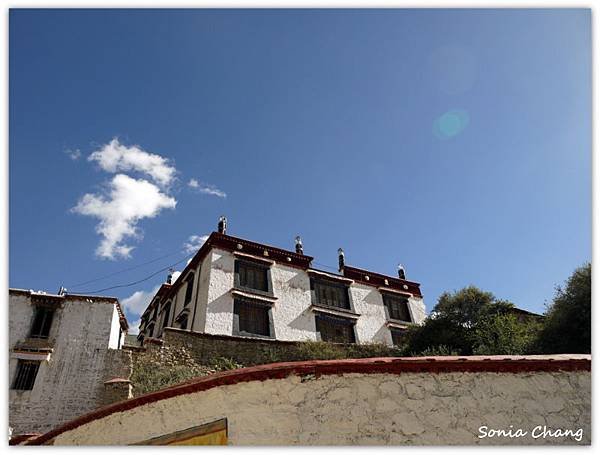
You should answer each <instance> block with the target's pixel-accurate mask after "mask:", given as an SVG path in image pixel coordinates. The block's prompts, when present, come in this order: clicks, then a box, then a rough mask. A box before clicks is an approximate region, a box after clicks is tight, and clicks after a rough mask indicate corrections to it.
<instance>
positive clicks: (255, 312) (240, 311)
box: [146, 260, 411, 344]
mask: <svg viewBox="0 0 600 455" xmlns="http://www.w3.org/2000/svg"><path fill="white" fill-rule="evenodd" d="M234 272H235V275H234V277H235V278H234V287H235V288H240V289H243V290H250V291H252V292H256V293H258V294H267V295H273V286H272V284H271V276H270V273H269V272H270V269H269V266H267V265H263V264H258V263H254V262H250V261H245V260H236V262H235V269H234ZM193 286H194V274H190V275H189V276H188V278H187V287H186V293H185V299H184V308H185V307H186V306H187V305H188V304H189V302H190V301H191V299H192V292H193ZM311 294H312V300H313V303H314V304H315V305H316V306H322V307H327V308H333V309H341V310H348V311H350V310H351V307H350V298H349V294H348V286H347V285H344V284H340V283H336V282H333V281H328V280H317V279H314V278H311ZM383 302H384V305H385V309H386V313H387V317H388V319H391V320H396V321H401V322H411V317H410V311H409V309H408V298H406V297H403V296H396V295H392V294H383ZM170 312H171V302H167V304H166V305H165V308H164V314H163V320H162V327H163V328H164V327H166V326H167V324H168V322H169V316H170ZM270 315H271V314H270V306H268V305H263V304H260V303H257V302H253V301H249V300H241V299H236V300H235V302H234V333H235V334H242V335H254V336H257V335H258V336H266V337H272V336H273V334H272V330H271V326H272V324H271V322H270V317H271V316H270ZM157 317H158V305H156V307H155V308H154V313H153V316H152V321H153V322H152V323H150V324H149V325H148V329H147V330H146V332H147V334H148V336H150V337H151V336H152V335H153V331H154V322H155V321H157ZM315 322H316V329H317V332H319V333H320V335H321V339H322V340H323V341H336V342H348V343H354V342H355V341H356V340H355V336H354V322H353V321H349V320H346V319H344V318H333V317H325V316H321V315H319V316H317V317H316V321H315ZM178 324H179V327H180V328H182V329H184V330H185V329H187V315H186V314H184V315H182V317H181V318H180V320H179V321H178ZM390 330H391V333H392V339H393V341H394V344H399V342H400V341H401V336H402V330H401V329H390Z"/></svg>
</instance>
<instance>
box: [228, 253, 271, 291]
mask: <svg viewBox="0 0 600 455" xmlns="http://www.w3.org/2000/svg"><path fill="white" fill-rule="evenodd" d="M270 281H271V280H270V278H269V266H267V265H263V264H258V263H255V262H249V261H240V260H238V261H235V285H236V286H237V287H241V288H247V289H252V290H254V291H260V292H266V293H271V292H272V291H271V283H270Z"/></svg>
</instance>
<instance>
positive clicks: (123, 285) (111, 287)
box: [84, 254, 194, 294]
mask: <svg viewBox="0 0 600 455" xmlns="http://www.w3.org/2000/svg"><path fill="white" fill-rule="evenodd" d="M193 256H194V255H193V254H192V255H190V256H187V257H185V258H183V259H182V260H180V261H177V262H175V263H173V264H171V265H168V266H167V267H165V268H162V269H160V270H157V271H156V272H154V273H152V274H151V275H148V276H147V277H145V278H142V279H141V280H137V281H133V282H131V283H126V284H118V285H115V286H110V287H107V288H103V289H97V290H95V291H86V292H84V294H97V293H99V292H104V291H109V290H111V289H119V288H128V287H130V286H135V285H136V284H140V283H143V282H144V281H148V280H149V279H150V278H153V277H155V276H156V275H158V274H159V273H161V272H164V271H166V270H169V269H170V268H172V267H175V266H176V265H179V264H181V263H182V262H184V261H186V260H188V259H191V258H192V257H193Z"/></svg>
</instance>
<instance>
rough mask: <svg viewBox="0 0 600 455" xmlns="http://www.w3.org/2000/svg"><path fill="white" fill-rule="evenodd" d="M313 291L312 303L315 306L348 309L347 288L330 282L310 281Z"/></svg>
mask: <svg viewBox="0 0 600 455" xmlns="http://www.w3.org/2000/svg"><path fill="white" fill-rule="evenodd" d="M310 284H311V289H312V290H313V303H314V304H316V305H322V306H328V307H334V308H341V309H344V310H349V309H350V300H349V298H348V287H347V286H346V285H344V284H338V283H334V282H331V281H320V280H311V281H310Z"/></svg>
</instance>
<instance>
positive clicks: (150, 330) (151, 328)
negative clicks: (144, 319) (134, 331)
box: [148, 323, 154, 338]
mask: <svg viewBox="0 0 600 455" xmlns="http://www.w3.org/2000/svg"><path fill="white" fill-rule="evenodd" d="M152 335H154V323H151V324H150V325H149V326H148V338H152Z"/></svg>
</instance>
